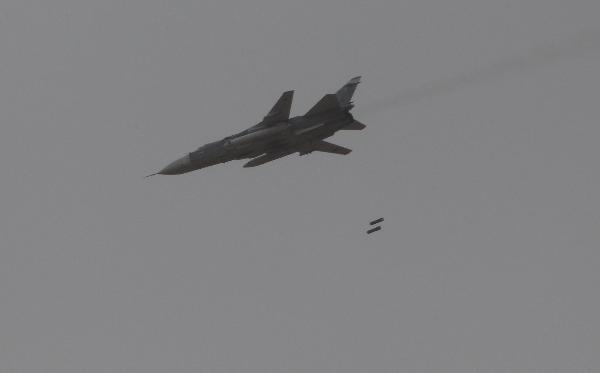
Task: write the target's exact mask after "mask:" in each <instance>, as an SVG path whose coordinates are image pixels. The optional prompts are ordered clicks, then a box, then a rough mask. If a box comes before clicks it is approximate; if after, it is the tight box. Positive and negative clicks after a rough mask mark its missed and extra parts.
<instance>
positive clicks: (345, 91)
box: [335, 76, 360, 109]
mask: <svg viewBox="0 0 600 373" xmlns="http://www.w3.org/2000/svg"><path fill="white" fill-rule="evenodd" d="M359 83H360V76H357V77H354V78H352V79H350V80H349V81H348V83H346V84H344V86H343V87H342V88H340V89H339V90H338V91H337V92H336V93H335V95H336V96H337V99H338V102H339V103H340V106H341V107H342V108H344V109H351V108H352V107H353V105H352V101H351V100H352V95H353V94H354V91H355V90H356V86H357V85H358V84H359Z"/></svg>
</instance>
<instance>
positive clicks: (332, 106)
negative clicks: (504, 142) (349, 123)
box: [304, 93, 341, 117]
mask: <svg viewBox="0 0 600 373" xmlns="http://www.w3.org/2000/svg"><path fill="white" fill-rule="evenodd" d="M340 109H341V107H340V103H339V102H338V99H337V96H336V95H334V94H331V93H330V94H327V95H325V96H323V98H322V99H321V100H320V101H319V102H317V103H316V104H315V106H313V107H312V108H311V109H310V110H309V111H308V112H307V113H306V114H304V116H305V117H311V116H314V115H318V114H322V113H325V112H327V111H331V110H340Z"/></svg>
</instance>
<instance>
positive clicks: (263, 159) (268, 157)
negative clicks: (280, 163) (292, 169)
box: [244, 150, 295, 168]
mask: <svg viewBox="0 0 600 373" xmlns="http://www.w3.org/2000/svg"><path fill="white" fill-rule="evenodd" d="M294 152H295V150H294V151H282V152H275V153H267V154H264V155H261V156H260V157H257V158H254V159H252V160H251V161H250V162H248V163H246V164H245V165H244V167H246V168H248V167H256V166H260V165H261V164H265V163H267V162H271V161H274V160H276V159H279V158H283V157H285V156H287V155H290V154H292V153H294Z"/></svg>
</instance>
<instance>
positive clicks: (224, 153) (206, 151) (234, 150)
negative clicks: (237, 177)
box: [148, 76, 366, 176]
mask: <svg viewBox="0 0 600 373" xmlns="http://www.w3.org/2000/svg"><path fill="white" fill-rule="evenodd" d="M359 83H360V76H357V77H355V78H352V79H350V80H349V81H348V82H347V83H346V84H344V86H343V87H342V88H340V89H339V90H338V91H337V92H336V93H334V94H327V95H325V96H323V98H322V99H321V100H320V101H319V102H317V103H316V104H315V106H313V107H312V108H311V109H310V110H309V111H308V112H307V113H306V114H304V115H302V116H297V117H294V118H290V117H289V115H290V108H291V106H292V98H293V96H294V91H287V92H284V93H283V94H282V95H281V97H280V98H279V100H277V102H276V103H275V105H274V106H273V108H272V109H271V110H270V111H269V113H268V114H267V115H266V116H265V117H264V119H263V120H262V121H261V122H260V123H258V124H256V125H254V126H252V127H250V128H248V129H247V130H245V131H242V132H240V133H237V134H235V135H233V136H229V137H226V138H224V139H222V140H220V141H216V142H212V143H209V144H206V145H204V146H201V147H200V148H198V149H197V150H196V151H194V152H191V153H189V154H187V155H185V156H184V157H182V158H180V159H178V160H176V161H174V162H172V163H170V164H169V165H168V166H166V167H165V168H163V169H162V170H160V171H159V172H157V173H155V174H152V175H156V174H160V175H179V174H184V173H187V172H191V171H195V170H199V169H201V168H205V167H209V166H213V165H216V164H219V163H225V162H229V161H232V160H235V159H250V161H249V162H247V163H246V164H245V165H244V167H255V166H259V165H262V164H265V163H267V162H271V161H274V160H276V159H279V158H282V157H285V156H287V155H290V154H292V153H296V152H298V153H299V155H305V154H309V153H312V152H314V151H319V152H326V153H334V154H342V155H345V154H348V153H350V152H351V150H350V149H348V148H344V147H343V146H339V145H335V144H332V143H329V142H327V141H324V139H326V138H328V137H330V136H333V134H335V133H336V132H337V131H339V130H362V129H364V128H365V127H366V126H365V125H364V124H362V123H360V122H359V121H357V120H355V119H354V117H353V116H352V114H350V110H351V109H352V108H353V107H354V105H353V103H352V101H351V99H352V95H353V94H354V91H355V89H356V86H357V85H358V84H359ZM152 175H148V176H152Z"/></svg>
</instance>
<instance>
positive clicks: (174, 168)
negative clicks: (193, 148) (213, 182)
mask: <svg viewBox="0 0 600 373" xmlns="http://www.w3.org/2000/svg"><path fill="white" fill-rule="evenodd" d="M190 165H191V163H190V156H189V154H188V155H186V156H185V157H181V158H179V159H178V160H176V161H175V162H171V163H169V164H168V165H167V167H165V168H163V169H162V170H160V172H159V174H161V175H179V174H183V173H186V172H188V171H190Z"/></svg>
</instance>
